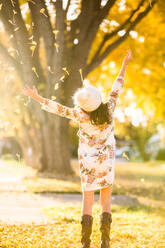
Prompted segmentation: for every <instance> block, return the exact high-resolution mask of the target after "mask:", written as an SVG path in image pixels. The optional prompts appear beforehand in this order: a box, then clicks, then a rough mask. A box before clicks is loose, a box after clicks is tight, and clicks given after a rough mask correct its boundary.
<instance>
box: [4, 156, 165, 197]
mask: <svg viewBox="0 0 165 248" xmlns="http://www.w3.org/2000/svg"><path fill="white" fill-rule="evenodd" d="M3 164H6V165H7V166H6V167H3V168H2V167H0V174H1V175H2V174H4V173H8V174H11V175H15V176H16V177H20V178H22V182H23V185H24V186H25V187H26V189H27V191H29V192H31V193H44V192H47V193H82V191H81V185H80V177H79V165H78V161H77V160H72V167H73V169H74V171H75V174H76V176H75V177H65V178H63V179H59V178H58V175H55V178H47V177H45V175H41V176H37V173H36V171H35V170H33V169H31V168H29V167H27V166H25V165H24V163H23V161H19V162H17V161H12V160H3ZM13 188H14V187H13ZM96 193H99V191H96ZM113 194H117V195H135V196H137V197H144V198H149V199H151V200H153V201H154V200H156V201H161V200H163V199H165V162H163V161H162V162H158V161H152V162H147V163H142V162H139V163H137V162H136V163H133V162H125V163H116V165H115V181H114V186H113Z"/></svg>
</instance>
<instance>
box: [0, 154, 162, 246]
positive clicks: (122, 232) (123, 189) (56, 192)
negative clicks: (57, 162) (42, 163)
mask: <svg viewBox="0 0 165 248" xmlns="http://www.w3.org/2000/svg"><path fill="white" fill-rule="evenodd" d="M72 166H73V168H74V170H75V172H76V176H75V177H74V178H71V177H64V178H63V179H59V178H58V175H56V177H52V178H50V177H49V178H48V176H50V175H46V174H37V173H36V171H35V170H33V169H31V168H29V167H26V166H25V165H24V163H23V161H13V160H6V159H5V160H4V159H3V160H0V247H2V248H23V247H25V248H30V247H34V248H49V247H50V248H51V247H55V248H56V247H60V248H71V247H73V248H80V247H81V243H80V238H81V236H80V233H81V225H80V218H81V200H82V194H81V185H80V179H79V169H78V163H77V160H72ZM97 193H99V192H96V193H95V200H96V201H95V205H94V207H93V216H94V225H93V232H92V236H91V239H92V242H91V248H99V243H100V232H99V215H100V214H101V206H100V205H99V201H98V200H99V194H97ZM112 194H113V195H112V218H113V222H112V226H111V247H112V248H123V247H126V248H140V247H143V248H144V247H145V248H165V162H163V161H162V162H157V161H153V162H148V163H142V162H139V163H132V162H129V161H128V162H120V163H119V162H118V163H116V168H115V184H114V188H113V192H112Z"/></svg>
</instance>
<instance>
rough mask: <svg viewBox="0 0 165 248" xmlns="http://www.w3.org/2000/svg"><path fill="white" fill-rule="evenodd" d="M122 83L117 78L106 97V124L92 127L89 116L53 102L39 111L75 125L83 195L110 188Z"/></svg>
mask: <svg viewBox="0 0 165 248" xmlns="http://www.w3.org/2000/svg"><path fill="white" fill-rule="evenodd" d="M123 83H124V80H123V78H121V77H117V78H116V80H115V81H114V83H113V86H112V90H111V91H110V92H109V94H108V108H109V114H110V117H111V123H110V124H103V125H93V124H91V122H90V119H89V115H88V114H87V113H86V112H84V111H83V110H82V109H81V108H80V107H79V106H75V107H74V108H69V107H66V106H63V105H61V104H59V103H57V102H56V101H52V100H49V99H48V100H47V103H42V104H41V105H42V106H41V108H42V109H43V110H46V111H48V112H51V113H54V114H57V115H60V116H62V117H66V118H69V119H72V120H74V121H77V122H78V123H79V130H78V132H77V135H78V136H79V147H78V161H79V172H80V178H81V187H82V190H83V191H91V190H99V189H101V188H105V187H109V186H113V183H114V176H115V148H116V141H115V138H114V116H113V114H114V110H115V106H116V102H117V100H118V98H119V95H120V93H121V91H122V88H123Z"/></svg>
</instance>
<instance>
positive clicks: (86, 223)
mask: <svg viewBox="0 0 165 248" xmlns="http://www.w3.org/2000/svg"><path fill="white" fill-rule="evenodd" d="M92 224H93V217H92V215H89V214H85V215H82V216H81V225H82V229H81V243H82V248H90V242H91V240H90V235H91V233H92Z"/></svg>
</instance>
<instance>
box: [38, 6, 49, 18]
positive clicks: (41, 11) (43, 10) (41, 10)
mask: <svg viewBox="0 0 165 248" xmlns="http://www.w3.org/2000/svg"><path fill="white" fill-rule="evenodd" d="M40 13H41V14H43V15H44V16H46V17H48V16H47V15H46V14H45V9H44V8H42V9H40Z"/></svg>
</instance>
